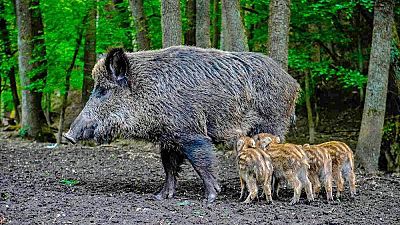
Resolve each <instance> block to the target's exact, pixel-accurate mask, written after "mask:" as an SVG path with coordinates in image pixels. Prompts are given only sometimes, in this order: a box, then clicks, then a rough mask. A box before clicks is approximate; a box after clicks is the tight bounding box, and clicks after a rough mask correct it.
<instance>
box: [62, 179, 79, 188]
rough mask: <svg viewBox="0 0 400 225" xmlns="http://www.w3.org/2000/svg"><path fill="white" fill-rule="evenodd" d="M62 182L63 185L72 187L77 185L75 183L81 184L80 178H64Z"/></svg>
mask: <svg viewBox="0 0 400 225" xmlns="http://www.w3.org/2000/svg"><path fill="white" fill-rule="evenodd" d="M60 183H61V184H63V185H65V186H69V187H72V186H75V185H77V184H79V180H75V179H62V180H60Z"/></svg>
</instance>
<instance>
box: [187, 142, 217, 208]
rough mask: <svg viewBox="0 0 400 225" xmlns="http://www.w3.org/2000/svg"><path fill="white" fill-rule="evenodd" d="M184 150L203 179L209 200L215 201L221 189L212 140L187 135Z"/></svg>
mask: <svg viewBox="0 0 400 225" xmlns="http://www.w3.org/2000/svg"><path fill="white" fill-rule="evenodd" d="M181 141H182V142H181V144H182V151H183V153H184V154H185V156H186V158H187V159H188V160H189V162H190V163H191V164H192V166H193V168H194V169H195V170H196V172H197V173H198V174H199V176H200V178H201V179H202V180H203V183H204V189H205V194H206V198H207V201H208V202H213V201H214V200H215V199H216V197H217V192H220V191H221V188H220V187H219V185H218V183H217V179H216V176H215V175H214V171H213V166H214V165H213V164H214V161H215V156H214V152H213V145H212V143H211V140H210V139H209V138H207V137H205V136H202V135H192V136H185V137H183V138H182V140H181Z"/></svg>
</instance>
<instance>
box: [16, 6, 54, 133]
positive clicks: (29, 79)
mask: <svg viewBox="0 0 400 225" xmlns="http://www.w3.org/2000/svg"><path fill="white" fill-rule="evenodd" d="M16 9H17V26H18V52H19V57H18V63H19V74H20V80H21V86H22V88H23V90H22V118H21V127H22V129H24V132H26V133H25V135H27V136H29V137H33V138H35V139H39V138H41V136H42V127H44V126H46V125H47V124H46V120H45V117H44V113H43V110H42V106H41V100H42V93H41V92H39V91H37V90H36V89H32V88H28V86H29V85H31V84H32V83H34V82H37V81H38V80H44V79H45V77H46V69H45V66H44V65H43V64H44V63H45V61H44V59H45V58H46V57H45V47H44V43H43V42H44V39H43V38H42V37H40V36H41V35H43V23H42V20H41V13H40V9H39V1H37V0H33V1H31V0H17V1H16ZM35 57H41V59H42V60H37V59H36V60H35ZM32 61H35V62H34V63H31V62H32ZM34 71H35V74H32V73H34Z"/></svg>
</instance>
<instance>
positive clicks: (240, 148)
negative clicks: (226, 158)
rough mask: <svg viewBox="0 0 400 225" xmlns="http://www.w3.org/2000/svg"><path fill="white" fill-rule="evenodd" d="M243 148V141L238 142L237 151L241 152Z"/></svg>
mask: <svg viewBox="0 0 400 225" xmlns="http://www.w3.org/2000/svg"><path fill="white" fill-rule="evenodd" d="M243 146H244V141H243V140H242V139H239V140H238V141H237V142H236V151H237V152H240V151H241V150H242V148H243Z"/></svg>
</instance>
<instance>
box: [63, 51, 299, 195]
mask: <svg viewBox="0 0 400 225" xmlns="http://www.w3.org/2000/svg"><path fill="white" fill-rule="evenodd" d="M92 74H93V78H94V80H95V85H94V89H93V93H92V95H91V96H90V99H89V101H88V102H87V103H86V106H85V107H84V109H83V110H82V112H81V113H80V114H79V116H78V117H77V118H76V119H75V121H74V122H73V123H72V125H71V127H70V130H69V131H68V132H67V133H66V134H65V137H66V138H67V139H68V140H69V141H71V142H73V143H76V142H77V141H79V140H83V139H93V138H94V140H95V141H96V142H98V143H105V142H110V141H111V140H112V139H113V138H114V137H116V136H122V137H125V138H141V139H146V140H149V141H152V142H156V143H159V144H160V149H161V159H162V164H163V166H164V170H165V174H166V178H165V183H164V186H163V187H162V188H161V190H160V192H159V193H157V195H156V197H157V198H160V199H161V198H172V197H173V195H174V193H175V186H176V182H177V181H176V178H177V175H178V172H179V170H180V166H181V164H182V163H183V161H184V159H187V160H188V161H189V162H190V163H191V165H192V166H193V167H194V169H195V170H196V172H197V173H198V174H199V176H200V177H201V179H202V180H203V182H204V188H205V192H206V197H207V200H208V201H209V202H212V201H214V200H215V198H216V196H217V192H219V191H220V187H219V185H218V183H217V179H216V175H215V173H214V171H213V165H214V158H215V157H214V154H213V148H214V146H213V143H215V142H217V141H224V140H228V141H229V140H230V141H233V140H235V139H236V138H238V137H239V136H240V135H248V136H252V135H255V134H257V133H261V132H266V133H271V134H274V135H277V136H279V137H281V138H282V139H283V138H284V135H285V133H286V131H287V128H288V125H289V120H290V116H291V115H292V114H293V113H294V108H295V100H296V97H297V94H298V91H299V84H298V83H297V82H296V80H295V79H293V78H292V77H291V76H290V75H289V74H287V73H286V72H285V71H284V70H282V69H281V68H280V67H279V66H278V65H277V64H276V63H275V62H274V61H273V60H272V59H270V58H268V57H266V56H264V55H262V54H257V53H250V52H224V51H219V50H215V49H207V50H206V49H200V48H195V47H184V46H179V47H170V48H166V49H162V50H157V51H143V52H137V53H126V52H124V51H123V50H122V49H113V50H111V51H110V52H109V53H108V54H107V56H106V58H105V59H100V60H99V61H98V62H97V64H96V65H95V67H94V69H93V72H92Z"/></svg>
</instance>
